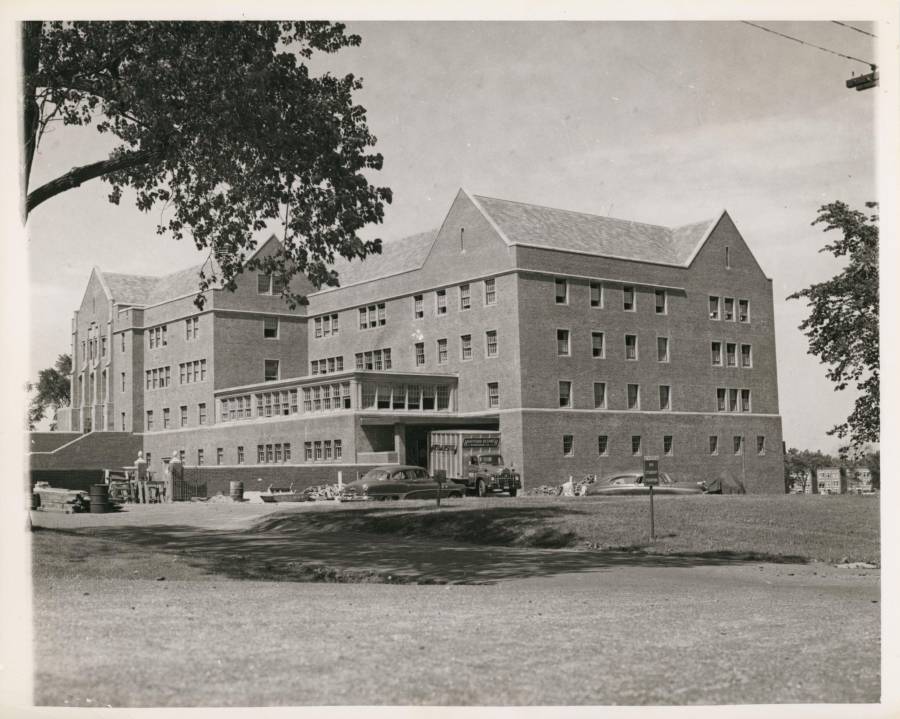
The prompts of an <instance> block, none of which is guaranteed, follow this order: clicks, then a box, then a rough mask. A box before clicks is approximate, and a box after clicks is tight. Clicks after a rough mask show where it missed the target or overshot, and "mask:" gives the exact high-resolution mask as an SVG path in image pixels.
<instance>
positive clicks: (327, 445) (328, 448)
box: [322, 439, 331, 462]
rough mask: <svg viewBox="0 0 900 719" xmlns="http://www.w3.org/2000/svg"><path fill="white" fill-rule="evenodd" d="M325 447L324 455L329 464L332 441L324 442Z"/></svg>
mask: <svg viewBox="0 0 900 719" xmlns="http://www.w3.org/2000/svg"><path fill="white" fill-rule="evenodd" d="M322 444H323V445H324V447H323V449H324V450H325V451H324V453H323V457H322V458H323V459H324V460H325V461H326V462H327V461H330V460H331V440H330V439H326V440H324V441H323V442H322Z"/></svg>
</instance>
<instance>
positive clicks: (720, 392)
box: [716, 387, 726, 412]
mask: <svg viewBox="0 0 900 719" xmlns="http://www.w3.org/2000/svg"><path fill="white" fill-rule="evenodd" d="M725 396H726V390H725V388H724V387H717V388H716V409H717V410H718V411H719V412H724V411H725Z"/></svg>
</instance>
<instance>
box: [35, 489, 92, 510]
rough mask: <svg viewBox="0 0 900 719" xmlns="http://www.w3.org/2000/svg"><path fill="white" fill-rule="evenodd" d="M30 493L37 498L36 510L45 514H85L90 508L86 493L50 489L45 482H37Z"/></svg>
mask: <svg viewBox="0 0 900 719" xmlns="http://www.w3.org/2000/svg"><path fill="white" fill-rule="evenodd" d="M32 492H33V493H34V494H36V495H37V496H38V499H39V503H38V509H41V510H44V511H46V512H65V513H66V514H72V513H73V512H87V511H89V510H90V507H91V499H90V496H89V495H88V494H87V493H86V492H81V491H77V490H73V489H61V488H59V487H51V486H49V485H48V484H47V483H46V482H38V483H37V484H36V485H35V486H34V489H33V490H32Z"/></svg>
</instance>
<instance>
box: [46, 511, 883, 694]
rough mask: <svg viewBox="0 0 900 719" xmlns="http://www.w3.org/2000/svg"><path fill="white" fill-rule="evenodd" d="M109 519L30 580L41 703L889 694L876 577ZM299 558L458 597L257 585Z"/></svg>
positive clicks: (62, 542) (374, 588)
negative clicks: (397, 576) (883, 690)
mask: <svg viewBox="0 0 900 719" xmlns="http://www.w3.org/2000/svg"><path fill="white" fill-rule="evenodd" d="M109 516H110V515H97V517H98V520H97V521H94V522H93V523H94V524H103V523H106V524H107V525H108V526H105V527H101V526H96V527H93V528H92V529H91V530H89V531H90V532H91V536H81V535H76V536H70V535H57V534H55V533H42V532H38V533H36V534H35V535H34V536H35V539H36V545H35V546H36V548H37V549H38V550H39V551H44V552H47V553H50V552H51V551H52V550H51V547H53V546H55V547H56V548H57V549H58V550H59V551H62V548H63V547H64V546H65V547H68V549H66V551H68V552H69V553H70V557H75V558H76V559H77V561H72V562H68V563H66V564H65V565H60V564H59V563H57V564H53V562H50V561H49V559H48V561H47V562H43V561H42V560H41V559H40V557H39V558H38V562H37V564H36V567H35V601H34V612H35V626H36V632H35V662H36V667H37V672H36V696H35V699H36V702H37V703H39V704H51V705H63V706H105V705H107V704H109V705H112V706H198V705H206V706H254V705H263V706H268V705H323V704H325V705H332V704H343V705H348V704H349V705H353V704H391V705H407V704H413V705H416V704H449V705H470V704H473V705H474V704H488V705H516V704H533V705H548V704H550V705H552V704H726V703H736V704H745V703H783V702H791V703H794V702H796V703H810V702H815V703H818V702H835V703H843V702H875V701H878V698H879V691H880V689H879V685H880V677H879V661H880V643H879V642H880V640H879V612H880V604H879V603H878V602H879V573H878V571H877V570H846V569H836V568H834V567H831V566H829V565H823V564H811V565H792V564H759V563H755V562H752V563H748V562H741V561H726V560H719V561H715V560H711V559H709V558H696V559H689V558H684V557H681V558H665V557H646V556H644V555H629V554H622V553H604V552H591V551H579V550H530V549H513V548H504V547H491V548H483V547H470V546H465V545H446V544H440V545H438V544H433V543H428V542H422V541H420V540H416V541H411V540H400V541H398V540H396V539H395V538H389V537H383V536H371V535H355V536H349V537H348V536H346V535H345V536H342V537H336V536H334V535H327V534H311V533H304V532H303V531H299V530H297V529H296V527H294V529H293V530H291V531H287V529H285V531H283V532H269V533H256V534H254V533H253V532H240V531H235V530H236V529H237V528H239V527H246V526H247V525H246V522H245V521H244V520H243V519H241V518H240V517H241V516H244V515H240V513H238V514H235V515H234V517H233V523H232V524H231V525H230V526H231V529H227V528H222V527H216V528H213V527H211V526H210V525H211V523H210V522H207V523H206V524H205V526H196V524H197V523H195V524H194V526H188V525H186V524H183V523H173V525H170V526H164V525H160V524H154V523H153V522H147V523H145V524H146V526H144V527H140V526H135V525H134V524H131V525H125V524H122V523H120V522H119V520H114V521H110V520H109V519H100V518H101V517H109ZM223 516H224V515H223ZM71 520H72V518H65V519H63V520H60V522H59V523H67V522H69V521H71ZM54 521H55V520H54ZM228 521H229V522H231V521H232V520H231V519H229V520H228ZM138 524H140V522H139V523H138ZM200 524H203V523H202V522H201V523H200ZM42 535H43V536H42ZM42 546H43V550H41V547H42ZM82 548H83V550H84V554H83V556H81V557H78V556H77V555H78V553H79V552H80V551H81V549H82ZM176 548H177V549H178V551H177V552H176V551H174V550H175V549H176ZM48 556H49V555H48ZM290 562H305V563H326V562H327V563H329V564H330V565H332V566H335V565H336V566H338V567H339V568H343V569H356V568H361V567H368V568H370V569H372V568H374V569H375V570H377V571H378V572H382V573H384V574H391V573H401V574H403V575H405V576H407V577H421V578H424V579H427V580H429V581H435V582H447V584H443V585H440V586H420V585H409V584H407V585H392V584H321V583H297V582H286V581H260V580H259V579H258V578H259V577H266V576H267V573H268V576H278V577H281V576H282V575H283V571H282V570H283V569H284V567H286V566H288V564H289V563H290ZM122 566H128V567H129V568H131V569H130V571H129V572H123V571H119V570H118V568H119V567H122ZM111 568H116V569H111ZM160 576H165V577H166V578H165V579H164V580H160V579H159V577H160ZM248 576H251V577H257V579H247V578H246V577H248ZM836 667H839V668H840V669H839V671H836Z"/></svg>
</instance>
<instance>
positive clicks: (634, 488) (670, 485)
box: [585, 472, 703, 496]
mask: <svg viewBox="0 0 900 719" xmlns="http://www.w3.org/2000/svg"><path fill="white" fill-rule="evenodd" d="M649 493H650V487H649V485H646V484H644V475H643V474H642V473H641V472H623V473H622V474H614V475H612V476H611V477H604V478H603V479H601V480H600V481H599V482H595V483H594V484H590V485H588V486H587V490H586V491H585V494H586V495H588V496H591V495H598V494H603V495H605V494H642V495H646V494H649ZM702 493H703V483H702V482H676V481H675V480H673V479H672V478H671V477H670V476H669V475H668V474H666V473H665V472H660V473H659V484H658V485H656V486H654V487H653V494H702Z"/></svg>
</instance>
